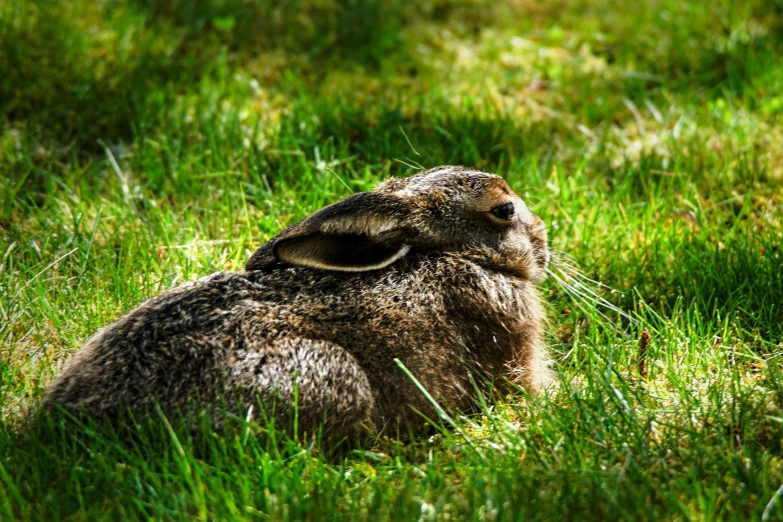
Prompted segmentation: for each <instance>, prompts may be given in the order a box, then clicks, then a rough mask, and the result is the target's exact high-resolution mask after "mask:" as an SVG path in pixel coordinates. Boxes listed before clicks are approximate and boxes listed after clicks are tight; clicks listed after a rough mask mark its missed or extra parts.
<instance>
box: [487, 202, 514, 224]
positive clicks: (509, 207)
mask: <svg viewBox="0 0 783 522" xmlns="http://www.w3.org/2000/svg"><path fill="white" fill-rule="evenodd" d="M490 212H491V213H492V215H493V216H495V217H498V218H500V219H503V220H509V219H511V218H512V217H513V216H514V204H513V203H503V204H502V205H498V206H496V207H492V209H491V210H490Z"/></svg>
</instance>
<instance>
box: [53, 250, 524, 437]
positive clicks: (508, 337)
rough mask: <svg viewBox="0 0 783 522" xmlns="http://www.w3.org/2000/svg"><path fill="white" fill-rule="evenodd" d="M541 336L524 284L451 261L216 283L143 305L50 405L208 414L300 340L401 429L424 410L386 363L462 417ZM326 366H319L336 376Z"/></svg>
mask: <svg viewBox="0 0 783 522" xmlns="http://www.w3.org/2000/svg"><path fill="white" fill-rule="evenodd" d="M539 323H540V311H539V309H538V302H537V299H536V298H535V293H534V292H533V290H532V287H531V285H530V283H529V282H527V281H524V280H522V279H519V278H515V277H511V276H506V275H503V274H499V273H496V272H492V271H488V270H486V269H484V268H483V267H482V266H480V265H478V264H476V263H473V262H472V261H470V260H467V259H465V258H464V257H461V256H456V255H448V254H438V255H426V254H422V255H412V256H410V257H409V258H408V259H405V260H403V261H402V262H401V263H399V264H398V265H396V266H394V267H390V268H389V269H386V270H382V271H375V272H363V273H358V274H354V273H340V272H331V273H323V272H318V271H315V270H311V269H306V268H286V269H278V270H272V271H269V272H264V271H249V272H237V273H217V274H213V275H212V276H208V277H205V278H202V279H200V280H198V281H196V282H194V283H191V284H189V285H186V286H184V287H181V288H178V289H175V290H173V291H171V292H168V293H164V294H162V295H160V296H158V297H155V298H152V299H150V300H149V301H147V302H145V303H144V304H142V305H141V306H140V307H139V308H137V309H135V310H134V311H132V312H130V313H129V314H128V315H126V316H125V317H123V318H121V319H120V320H118V321H116V322H115V323H113V324H112V325H110V326H108V327H107V328H105V329H104V330H103V331H102V332H100V333H98V334H97V335H96V336H95V337H94V338H92V339H91V340H90V341H88V343H87V344H86V345H85V347H84V348H83V349H82V350H81V351H80V352H79V353H78V354H77V355H76V356H75V357H74V360H73V361H72V362H71V363H70V364H69V366H68V367H67V368H66V370H65V371H64V372H63V374H62V375H61V376H60V377H59V378H58V379H57V380H56V381H55V382H54V383H53V384H52V386H51V387H50V389H49V391H48V393H47V397H48V399H49V402H50V403H52V404H55V403H56V404H59V405H60V406H63V407H65V408H66V409H72V410H76V409H79V408H83V409H86V410H88V411H90V412H91V413H99V414H114V413H117V412H118V411H119V410H121V409H123V408H126V407H132V408H134V409H143V408H150V407H151V406H152V405H153V404H154V403H155V402H156V403H158V404H159V405H160V406H161V407H162V408H164V410H174V409H178V408H184V407H186V406H187V404H188V403H190V402H193V401H196V402H197V403H201V404H212V403H214V402H215V401H216V400H217V399H218V397H219V396H220V395H222V394H223V393H224V392H225V391H226V386H231V385H232V383H241V384H242V385H245V384H246V383H247V382H250V381H252V379H254V378H256V377H255V376H259V377H258V378H259V379H267V380H269V379H271V380H272V381H274V380H275V378H276V377H275V376H274V375H268V374H269V372H274V371H276V370H275V368H277V366H274V365H272V366H270V365H269V359H268V357H266V356H267V355H268V356H271V357H279V356H280V353H278V352H279V351H280V346H281V345H280V343H281V342H283V341H285V340H286V339H307V340H313V341H318V342H327V343H330V344H329V346H337V347H341V348H342V349H344V350H345V351H347V352H348V354H350V356H351V357H352V358H353V359H355V361H356V362H357V364H358V367H359V368H361V370H362V371H363V372H364V373H365V374H366V379H367V381H368V382H369V386H370V389H371V392H372V395H373V397H374V401H375V405H374V407H373V416H374V418H373V419H372V420H373V421H374V422H381V423H383V422H393V423H396V422H399V421H400V420H401V419H402V418H404V417H405V415H406V412H407V411H409V406H413V407H415V408H416V409H418V410H420V411H425V412H429V411H430V405H429V404H428V403H427V402H426V401H425V400H424V399H423V397H422V396H421V394H420V393H419V392H418V391H417V390H416V389H415V387H414V386H413V385H412V383H411V382H410V381H409V379H408V378H407V377H406V376H405V375H404V374H403V373H402V372H401V371H400V370H399V369H398V368H397V366H396V364H395V362H394V359H395V358H398V359H400V360H401V361H402V362H403V363H404V364H405V365H406V366H407V367H408V368H409V369H410V370H411V372H412V373H413V374H414V375H415V376H416V377H417V378H418V379H419V380H420V381H421V382H422V383H423V384H424V385H425V386H426V387H427V389H428V390H429V391H430V393H431V394H432V395H433V396H435V397H436V398H437V399H438V400H439V401H442V402H443V403H444V404H445V405H450V406H455V407H460V408H463V409H464V408H466V407H468V406H469V405H470V402H471V400H472V391H473V385H472V384H471V382H470V374H471V373H472V372H478V373H479V375H483V376H486V377H488V378H503V377H506V376H507V375H508V371H509V361H510V360H512V361H513V360H514V359H519V358H523V357H524V356H525V353H526V352H529V351H531V350H534V349H535V346H534V343H535V342H537V341H536V340H537V335H538V329H539ZM317 349H322V348H317ZM292 353H293V352H292ZM248 354H252V356H248ZM331 360H332V359H329V361H331ZM334 360H335V361H338V362H334V363H330V362H327V363H325V364H343V363H341V362H339V361H340V360H341V359H340V358H337V359H334ZM466 363H467V364H466ZM512 366H513V365H512ZM338 370H340V368H327V369H326V371H327V372H329V371H331V372H338Z"/></svg>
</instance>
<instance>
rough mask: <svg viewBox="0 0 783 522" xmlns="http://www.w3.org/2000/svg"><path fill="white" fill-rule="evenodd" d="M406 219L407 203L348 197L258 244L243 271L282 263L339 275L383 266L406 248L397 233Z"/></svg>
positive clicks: (389, 197)
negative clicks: (338, 272) (332, 271)
mask: <svg viewBox="0 0 783 522" xmlns="http://www.w3.org/2000/svg"><path fill="white" fill-rule="evenodd" d="M407 215H408V208H407V205H405V203H404V202H403V200H402V199H400V198H398V197H396V196H392V195H390V194H380V193H377V192H362V193H359V194H354V195H353V196H349V197H348V198H346V199H344V200H342V201H340V202H339V203H335V204H334V205H330V206H328V207H325V208H323V209H321V210H319V211H318V212H316V213H315V214H313V215H311V216H310V217H308V218H306V219H305V220H303V221H301V222H299V223H297V224H295V225H293V226H290V227H288V228H287V229H285V230H283V231H282V232H281V233H280V234H278V235H277V236H275V237H274V238H272V239H270V240H269V241H268V242H266V243H265V244H264V245H262V246H261V248H259V249H258V250H257V251H256V252H255V253H254V254H253V256H252V257H251V258H250V261H248V263H247V266H246V267H245V268H246V269H247V270H264V269H270V268H274V267H275V266H278V265H288V266H301V267H308V268H320V269H323V270H337V271H342V272H363V271H366V270H376V269H378V268H383V267H385V266H388V265H390V264H391V263H393V262H395V261H396V260H398V259H399V258H401V257H402V256H404V255H405V254H406V253H407V252H408V250H409V247H408V246H407V245H405V242H404V233H403V231H402V230H401V226H402V222H403V221H404V219H405V217H406V216H407Z"/></svg>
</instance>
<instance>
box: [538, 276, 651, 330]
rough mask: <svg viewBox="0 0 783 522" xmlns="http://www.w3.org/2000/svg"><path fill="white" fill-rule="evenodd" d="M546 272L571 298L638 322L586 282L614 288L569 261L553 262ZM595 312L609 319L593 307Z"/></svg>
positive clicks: (634, 322)
mask: <svg viewBox="0 0 783 522" xmlns="http://www.w3.org/2000/svg"><path fill="white" fill-rule="evenodd" d="M562 267H565V268H566V270H564V269H563V268H562ZM555 270H558V271H559V273H556V272H555ZM547 273H548V274H549V275H550V276H552V278H553V279H554V280H555V281H557V282H558V283H559V284H560V285H561V286H562V287H563V289H564V290H566V292H567V293H568V294H569V295H571V297H572V298H574V300H575V301H579V300H581V301H582V302H583V303H589V304H590V305H592V306H602V307H604V308H606V309H608V310H611V311H612V312H614V313H616V314H618V315H620V316H621V317H624V318H625V319H627V320H628V321H630V322H631V323H632V324H638V322H639V321H638V320H637V319H636V318H634V317H632V316H631V315H630V314H628V313H627V312H625V311H624V310H622V309H621V308H620V307H618V306H616V305H614V304H612V303H610V302H609V301H607V300H606V299H605V298H604V297H602V296H601V295H599V294H598V293H597V292H596V291H595V290H593V289H592V288H590V286H588V284H586V282H589V283H592V284H595V285H598V286H599V287H604V288H606V289H608V290H611V291H613V292H614V291H616V290H615V289H613V288H612V287H610V286H608V285H605V284H604V283H601V282H600V281H595V280H593V279H591V278H589V277H587V276H586V275H585V274H584V273H582V271H581V270H579V268H577V267H576V266H573V265H571V264H569V263H562V262H561V263H555V265H553V266H552V268H551V269H550V268H547ZM595 312H596V313H598V314H599V315H600V316H601V317H603V318H605V319H607V320H610V319H609V318H608V317H607V316H606V315H604V314H603V313H601V312H600V311H599V310H598V309H595Z"/></svg>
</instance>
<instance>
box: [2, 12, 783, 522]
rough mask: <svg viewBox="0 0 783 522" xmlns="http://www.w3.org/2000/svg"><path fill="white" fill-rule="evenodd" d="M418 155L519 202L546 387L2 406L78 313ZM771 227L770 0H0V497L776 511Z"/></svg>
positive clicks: (780, 326) (781, 99) (156, 510)
mask: <svg viewBox="0 0 783 522" xmlns="http://www.w3.org/2000/svg"><path fill="white" fill-rule="evenodd" d="M441 164H461V165H466V166H470V167H475V168H478V169H481V170H486V171H489V172H495V173H498V174H501V175H503V176H504V177H505V178H506V179H507V180H508V181H509V183H510V184H511V186H512V187H513V188H514V189H515V190H516V191H517V192H518V193H519V194H520V195H521V196H522V197H523V198H524V199H525V200H526V201H527V202H528V204H529V205H530V206H531V208H532V209H533V210H534V211H535V212H536V213H538V214H539V215H540V216H541V217H542V218H543V219H544V221H546V222H547V223H548V225H549V233H550V242H551V246H552V248H553V250H554V252H555V260H554V262H553V266H552V269H551V271H552V274H551V277H549V278H548V280H547V281H545V282H544V283H543V284H542V287H541V291H542V295H543V296H544V299H545V301H546V308H547V312H548V316H549V327H548V332H547V341H548V344H549V346H550V347H551V350H552V352H553V355H554V359H555V363H554V369H555V370H556V371H557V384H556V387H555V389H553V390H552V391H551V393H548V394H546V395H543V396H539V397H531V396H529V395H526V394H525V393H524V392H523V391H519V393H516V394H513V395H511V396H507V397H497V396H495V395H493V394H492V393H489V392H488V393H486V395H485V398H484V399H483V400H482V403H481V413H480V414H479V415H473V416H465V417H456V418H454V419H453V420H454V422H455V423H457V424H458V425H459V427H460V430H459V431H460V432H461V434H460V433H459V432H456V431H455V430H453V429H452V428H451V427H450V426H448V424H447V423H443V422H440V421H436V422H434V424H435V425H434V426H433V432H432V436H429V437H422V438H420V439H418V440H415V441H413V442H410V443H400V442H398V441H395V440H391V439H386V438H382V439H379V440H377V441H375V442H374V443H373V444H372V445H370V446H368V447H363V448H357V449H346V450H343V451H339V452H336V453H335V452H330V451H324V450H322V449H321V448H319V447H318V446H317V445H313V444H310V443H308V442H306V441H298V440H292V439H290V438H287V437H285V436H284V435H283V434H280V433H275V432H274V431H273V430H271V431H270V430H269V429H266V428H265V427H264V426H258V425H253V424H249V423H242V422H240V423H239V425H238V427H237V429H236V430H233V431H229V432H227V433H223V434H219V435H218V434H213V433H211V432H210V431H209V430H207V429H204V430H202V431H201V432H200V433H198V434H196V435H193V434H191V433H189V432H187V431H182V430H179V429H177V428H176V427H173V428H172V427H171V426H170V425H169V424H168V423H167V421H166V420H165V419H164V418H153V419H141V420H139V423H138V425H137V426H125V427H112V426H104V425H100V424H99V423H89V422H88V423H86V424H83V425H80V426H79V427H77V428H74V427H73V426H61V425H54V424H50V425H48V426H46V427H44V428H41V429H37V430H34V431H32V432H30V431H29V430H26V428H25V424H24V422H23V420H22V419H23V418H24V415H25V414H24V412H25V409H26V408H27V407H28V405H30V404H34V402H35V400H36V399H37V398H39V397H40V396H41V394H42V391H43V388H44V387H45V386H46V384H47V383H48V382H49V381H50V380H51V379H52V378H53V376H54V375H56V373H57V372H58V371H59V369H61V368H62V365H63V364H64V362H65V361H66V360H67V359H68V357H69V355H71V354H72V353H74V351H75V350H77V349H78V348H79V347H80V346H81V344H82V343H83V342H84V341H85V340H86V339H87V338H88V337H89V336H91V335H92V334H93V333H94V332H95V331H96V330H97V329H98V328H100V327H101V326H103V325H105V324H107V323H108V322H110V321H112V320H113V319H115V318H117V317H119V316H121V315H122V314H123V313H124V312H126V311H128V310H130V309H131V308H133V307H134V306H136V305H138V304H139V303H141V302H142V301H144V300H145V299H146V298H148V297H151V296H153V295H156V294H158V293H160V292H161V291H163V290H165V289H167V288H171V287H173V286H176V285H178V284H181V283H183V282H186V281H190V280H193V279H196V278H198V277H201V276H203V275H207V274H210V273H212V272H215V271H219V270H240V269H242V267H243V266H244V264H245V262H246V261H247V259H248V258H249V256H250V254H251V253H252V252H253V251H254V250H255V248H257V246H258V245H259V244H260V243H262V242H263V241H265V240H266V239H267V238H269V237H271V236H272V235H274V234H275V233H276V232H277V231H279V230H280V229H281V228H282V227H284V226H287V225H288V224H291V223H293V222H295V221H297V220H298V219H301V218H302V217H304V216H306V215H308V214H309V213H310V212H312V211H314V210H316V209H318V208H320V207H321V206H323V205H325V204H328V203H331V202H334V201H336V200H338V199H340V198H342V197H345V196H347V195H349V194H351V193H354V192H358V191H362V190H367V189H369V188H371V187H373V186H374V185H375V184H376V183H378V182H379V181H380V180H382V179H384V178H386V177H388V176H405V175H410V174H412V173H415V172H417V171H418V170H420V169H422V168H428V167H433V166H437V165H441ZM782 243H783V1H781V0H717V1H714V2H704V1H701V0H641V1H639V2H624V1H620V0H594V1H590V0H547V1H540V2H536V1H531V0H509V1H508V2H493V1H490V0H421V1H419V2H404V1H403V0H365V1H361V0H310V1H304V0H291V1H287V2H275V1H273V0H257V1H249V0H166V1H155V0H100V1H90V0H72V1H64V0H0V411H2V415H0V519H3V520H12V519H23V520H93V519H95V520H118V519H129V520H135V519H140V520H182V519H184V520H190V519H199V520H201V519H203V520H234V519H238V520H243V519H247V520H256V519H257V520H374V521H381V520H421V521H430V520H468V519H477V520H490V521H494V520H498V521H500V520H762V521H767V520H783V370H782V369H781V361H783V248H782V247H781V244H782ZM128 430H130V431H132V432H133V433H132V434H130V435H129V434H128ZM468 442H469V443H468Z"/></svg>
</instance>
